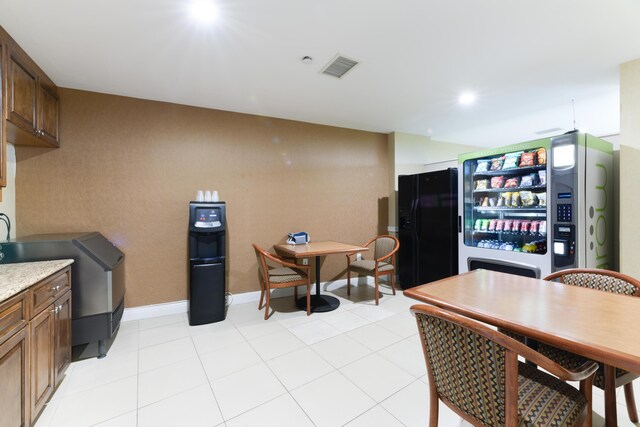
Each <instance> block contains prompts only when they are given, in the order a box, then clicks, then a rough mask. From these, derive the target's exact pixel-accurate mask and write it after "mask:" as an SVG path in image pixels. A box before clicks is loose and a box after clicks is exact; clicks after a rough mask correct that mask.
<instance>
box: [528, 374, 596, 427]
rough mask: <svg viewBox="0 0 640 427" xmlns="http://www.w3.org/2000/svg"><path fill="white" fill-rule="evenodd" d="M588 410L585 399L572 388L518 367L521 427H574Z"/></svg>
mask: <svg viewBox="0 0 640 427" xmlns="http://www.w3.org/2000/svg"><path fill="white" fill-rule="evenodd" d="M586 406H587V400H586V399H585V397H584V396H583V395H582V394H581V393H580V392H579V391H578V390H577V389H575V388H573V387H572V386H570V385H569V384H567V383H565V382H563V381H560V380H558V379H557V378H555V377H553V376H551V375H549V374H547V373H545V372H543V371H540V370H538V369H536V368H533V367H531V366H528V365H526V364H524V363H519V364H518V418H519V420H520V422H519V423H518V426H522V427H543V426H545V427H569V426H573V425H574V424H575V423H576V421H577V420H578V418H579V417H580V415H581V414H582V411H584V408H585V407H586Z"/></svg>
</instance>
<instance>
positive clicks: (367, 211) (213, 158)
mask: <svg viewBox="0 0 640 427" xmlns="http://www.w3.org/2000/svg"><path fill="white" fill-rule="evenodd" d="M60 104H61V113H60V117H61V130H60V134H61V140H62V146H61V148H60V149H57V150H47V149H41V148H31V147H19V148H18V150H17V160H18V168H17V187H16V190H17V200H16V205H17V219H18V231H19V235H21V236H23V235H27V234H33V233H45V232H62V231H89V230H97V231H100V232H102V233H103V234H104V235H106V236H107V237H108V238H109V239H110V240H111V241H113V242H114V243H116V244H117V245H118V246H119V247H120V248H121V249H122V250H123V251H124V252H125V254H126V256H127V260H126V284H127V297H126V306H127V307H133V306H140V305H146V304H154V303H161V302H167V301H176V300H183V299H186V297H187V219H188V209H187V206H188V202H189V200H192V199H193V198H194V197H195V192H196V190H198V189H203V190H207V189H210V190H218V192H219V194H220V199H221V200H224V201H226V202H227V216H228V234H227V238H228V247H229V249H228V253H227V271H228V272H229V274H228V285H229V290H230V291H231V292H233V293H241V292H247V291H255V290H258V289H259V285H258V280H257V264H256V261H255V255H254V253H253V249H252V248H251V243H252V242H256V243H258V244H260V245H262V246H264V247H267V248H268V247H270V246H272V245H273V244H275V243H277V242H281V241H283V240H284V236H285V235H286V233H287V232H291V231H301V230H304V231H307V232H309V233H310V235H311V238H312V239H314V240H328V239H332V240H340V241H344V242H349V243H359V244H361V243H364V242H366V241H367V240H368V239H369V238H370V237H372V236H373V235H375V234H376V233H378V232H380V231H386V228H387V209H388V206H387V203H388V202H387V197H388V194H389V190H388V173H387V167H388V165H387V164H388V161H387V159H388V153H387V136H386V135H384V134H376V133H370V132H362V131H354V130H348V129H340V128H333V127H328V126H319V125H312V124H306V123H300V122H294V121H287V120H279V119H271V118H265V117H257V116H251V115H244V114H238V113H229V112H223V111H216V110H207V109H202V108H193V107H186V106H180V105H174V104H167V103H160V102H152V101H144V100H138V99H131V98H124V97H117V96H110V95H102V94H96V93H90V92H83V91H76V90H67V89H65V90H62V91H61V101H60ZM343 258H344V257H343V256H331V257H328V259H327V261H326V263H325V265H323V277H322V279H323V281H324V280H329V279H330V278H339V277H341V275H342V271H343V268H344V263H345V262H344V259H343Z"/></svg>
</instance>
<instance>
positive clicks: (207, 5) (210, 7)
mask: <svg viewBox="0 0 640 427" xmlns="http://www.w3.org/2000/svg"><path fill="white" fill-rule="evenodd" d="M189 14H190V15H191V18H193V20H195V21H197V22H199V23H201V24H210V23H212V22H215V21H216V19H218V14H219V10H218V6H216V4H215V3H214V2H213V1H211V0H193V1H192V2H191V3H190V4H189Z"/></svg>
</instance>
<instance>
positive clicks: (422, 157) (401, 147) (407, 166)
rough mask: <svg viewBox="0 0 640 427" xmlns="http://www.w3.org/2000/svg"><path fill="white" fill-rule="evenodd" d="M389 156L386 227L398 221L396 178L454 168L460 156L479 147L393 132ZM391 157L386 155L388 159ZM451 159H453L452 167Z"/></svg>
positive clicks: (390, 136) (390, 135) (390, 138)
mask: <svg viewBox="0 0 640 427" xmlns="http://www.w3.org/2000/svg"><path fill="white" fill-rule="evenodd" d="M388 140H389V153H392V154H393V163H392V165H393V168H390V170H389V191H390V195H389V200H390V205H389V206H390V208H389V224H390V225H392V226H395V225H396V222H397V210H398V207H397V193H398V176H399V175H413V174H417V173H423V172H430V171H434V170H443V169H446V168H448V167H457V159H458V155H459V154H463V153H468V152H472V151H477V150H479V149H480V147H475V146H471V145H461V144H453V143H448V142H441V141H434V140H432V139H431V138H430V137H428V136H423V135H413V134H409V133H402V132H393V133H390V134H389V137H388ZM392 154H389V156H390V157H391V155H392ZM452 160H456V162H454V163H453V164H452V163H451V161H452Z"/></svg>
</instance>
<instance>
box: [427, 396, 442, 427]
mask: <svg viewBox="0 0 640 427" xmlns="http://www.w3.org/2000/svg"><path fill="white" fill-rule="evenodd" d="M429 387H431V386H429ZM429 397H430V402H429V427H438V404H439V403H440V402H439V401H438V395H437V394H436V393H435V392H434V391H431V392H430V393H429Z"/></svg>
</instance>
